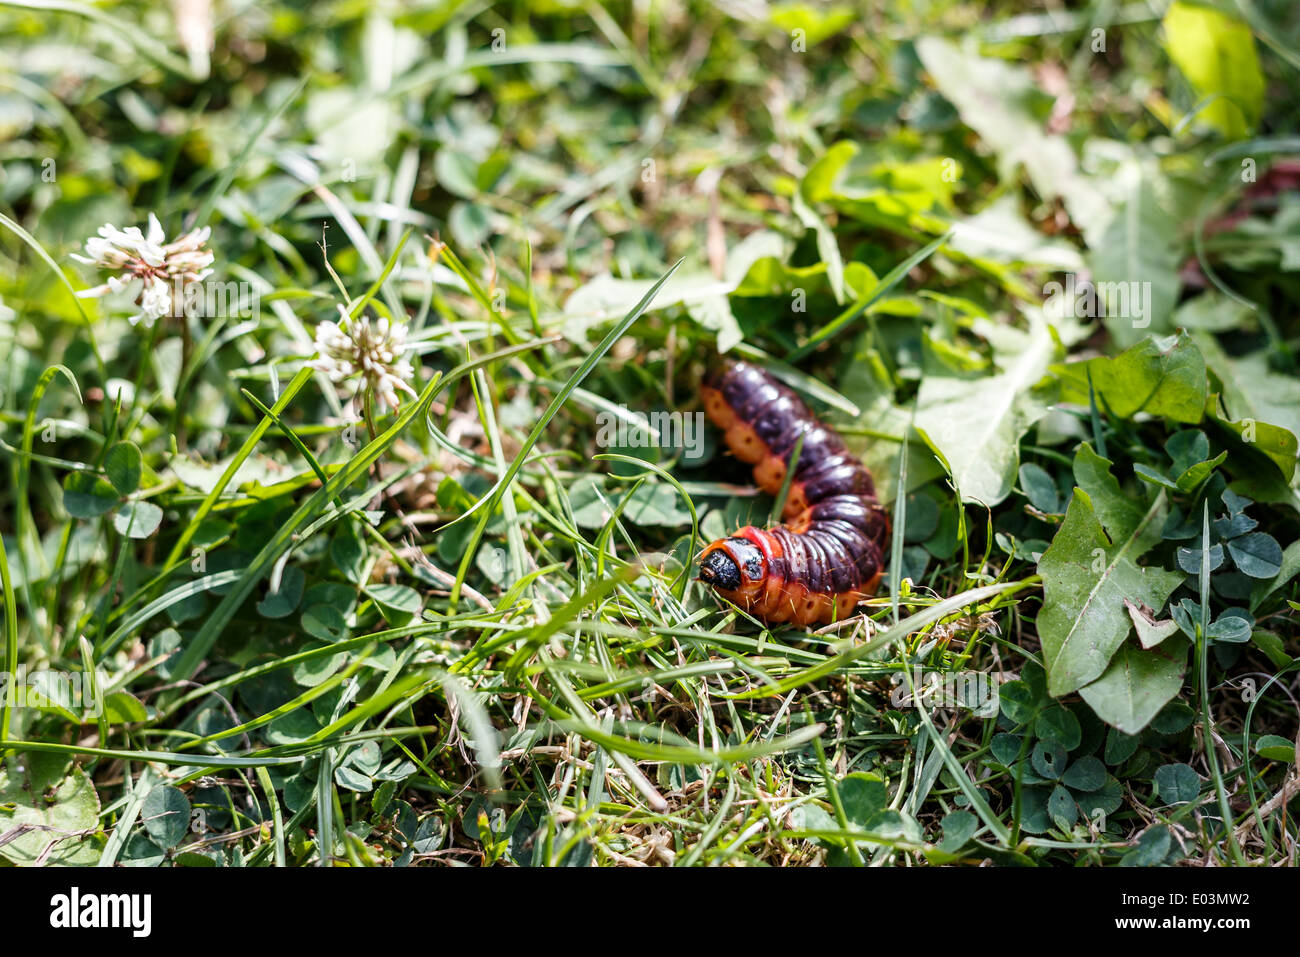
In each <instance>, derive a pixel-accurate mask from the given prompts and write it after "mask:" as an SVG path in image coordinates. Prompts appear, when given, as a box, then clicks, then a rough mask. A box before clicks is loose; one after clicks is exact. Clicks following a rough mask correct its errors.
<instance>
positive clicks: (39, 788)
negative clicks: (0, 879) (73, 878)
mask: <svg viewBox="0 0 1300 957" xmlns="http://www.w3.org/2000/svg"><path fill="white" fill-rule="evenodd" d="M20 767H22V768H23V770H21V771H20V770H19V768H20ZM66 767H67V764H66V759H65V758H64V757H62V756H60V755H38V754H31V753H28V754H20V755H19V756H17V757H10V758H9V759H8V760H6V761H5V765H4V768H3V770H0V835H5V836H6V837H8V836H9V835H8V834H7V832H9V831H12V830H13V829H15V828H18V827H21V826H23V825H27V826H31V827H33V828H34V829H33V830H30V831H27V832H26V833H20V834H18V835H17V836H15V837H13V839H12V840H7V841H6V842H5V843H3V844H0V857H3V858H5V859H6V860H9V861H10V862H12V863H14V864H18V865H22V866H31V865H33V864H35V863H36V862H37V860H38V859H41V858H42V855H45V857H44V861H45V863H46V864H56V865H58V864H63V865H82V866H84V865H91V864H94V863H95V862H96V861H97V860H98V859H99V850H98V848H97V847H96V845H95V843H94V838H93V836H91V835H88V834H86V833H85V832H93V831H95V830H96V829H97V828H98V827H99V796H98V795H97V794H96V792H95V786H94V784H93V783H92V782H91V780H90V777H89V776H88V775H87V774H86V772H85V771H83V770H82V769H81V768H73V769H72V771H71V773H69V774H68V775H67V776H66V777H64V776H63V771H64V769H66ZM51 842H54V843H53V846H52V847H51ZM47 850H48V854H47Z"/></svg>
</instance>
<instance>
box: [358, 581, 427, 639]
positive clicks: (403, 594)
mask: <svg viewBox="0 0 1300 957" xmlns="http://www.w3.org/2000/svg"><path fill="white" fill-rule="evenodd" d="M366 594H367V595H369V596H370V597H371V598H373V599H374V600H375V604H376V605H378V606H379V613H380V614H381V615H383V616H384V621H386V622H388V624H390V625H392V626H393V627H395V628H399V627H401V626H402V625H405V624H408V623H409V622H410V621H412V620H413V619H414V618H415V616H416V615H418V614H419V613H420V606H421V604H422V602H421V600H420V593H419V592H418V591H416V590H415V589H414V588H411V587H409V586H407V585H371V586H370V587H369V588H367V589H366Z"/></svg>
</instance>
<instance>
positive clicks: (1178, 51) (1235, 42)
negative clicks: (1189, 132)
mask: <svg viewBox="0 0 1300 957" xmlns="http://www.w3.org/2000/svg"><path fill="white" fill-rule="evenodd" d="M1163 27H1164V34H1165V36H1164V46H1165V50H1166V52H1168V54H1169V58H1170V59H1171V60H1173V61H1174V63H1175V64H1177V66H1178V69H1179V70H1181V71H1182V73H1183V76H1185V77H1187V82H1188V83H1190V84H1191V86H1192V89H1193V90H1194V91H1195V93H1196V96H1197V98H1198V99H1199V100H1202V101H1203V100H1206V99H1207V98H1213V99H1212V102H1210V103H1208V104H1198V105H1201V106H1202V109H1201V110H1200V112H1199V113H1198V114H1197V117H1198V119H1200V120H1202V121H1203V122H1204V123H1205V124H1206V125H1208V126H1211V127H1213V128H1214V129H1216V130H1218V131H1219V132H1220V133H1222V134H1223V135H1224V136H1226V137H1228V138H1229V139H1234V140H1235V139H1241V138H1242V137H1244V136H1246V135H1247V134H1249V133H1250V132H1251V130H1253V129H1254V128H1255V125H1256V124H1257V123H1258V122H1259V116H1260V112H1261V110H1262V109H1263V105H1264V74H1263V73H1262V72H1261V71H1260V68H1259V55H1258V54H1257V53H1256V51H1255V38H1254V36H1253V35H1252V33H1251V30H1250V27H1249V26H1247V25H1246V24H1245V23H1243V22H1242V21H1241V20H1239V19H1237V18H1236V17H1233V16H1230V15H1229V14H1226V13H1223V12H1221V11H1220V10H1218V9H1216V8H1214V7H1210V6H1203V5H1201V4H1199V3H1190V2H1186V0H1176V2H1175V3H1173V4H1171V5H1170V7H1169V9H1168V10H1166V11H1165V18H1164V21H1163Z"/></svg>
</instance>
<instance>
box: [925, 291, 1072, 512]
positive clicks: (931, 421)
mask: <svg viewBox="0 0 1300 957" xmlns="http://www.w3.org/2000/svg"><path fill="white" fill-rule="evenodd" d="M1018 338H1019V340H1020V341H1019V343H1018V345H1019V348H1018V350H1017V351H1008V352H1006V353H1003V354H1001V355H998V356H997V357H996V358H997V361H998V363H999V366H1000V371H999V372H998V373H997V374H995V375H991V376H980V377H974V378H971V377H966V376H959V375H956V374H951V373H950V374H943V373H940V372H936V373H935V374H931V375H927V376H925V377H923V378H922V380H921V388H920V392H919V393H918V395H917V412H916V428H917V431H918V432H920V433H921V434H922V435H923V436H924V437H925V440H926V443H927V444H928V445H930V446H931V448H934V449H935V450H937V451H938V452H940V453H941V454H942V455H943V458H944V459H945V460H946V461H947V463H948V466H949V467H950V468H951V469H952V475H953V479H954V481H955V482H956V484H957V488H958V490H959V491H960V492H961V497H962V500H963V501H966V502H983V503H984V504H985V505H997V504H998V503H999V502H1001V501H1002V500H1003V499H1005V498H1006V497H1007V496H1008V495H1009V494H1010V493H1011V489H1012V487H1013V486H1014V485H1015V481H1016V473H1017V471H1018V469H1019V467H1020V439H1021V437H1023V436H1024V434H1025V433H1026V432H1028V431H1029V428H1030V426H1032V425H1033V424H1034V423H1035V422H1037V421H1038V420H1039V419H1040V418H1042V416H1043V415H1044V414H1046V412H1047V406H1046V404H1045V403H1044V402H1043V401H1041V400H1040V399H1039V398H1038V397H1037V396H1035V395H1034V394H1032V392H1031V390H1032V389H1033V387H1034V386H1035V385H1037V384H1038V382H1039V381H1040V380H1041V379H1042V378H1043V376H1044V375H1046V373H1047V369H1048V365H1049V364H1050V362H1051V361H1052V359H1053V358H1054V357H1055V355H1056V350H1057V348H1058V347H1057V344H1056V342H1055V340H1053V338H1052V336H1051V334H1050V332H1049V331H1048V328H1047V324H1046V322H1045V321H1044V320H1043V318H1042V316H1041V314H1038V313H1031V314H1030V327H1029V331H1028V332H1025V333H1022V334H1020V335H1019V336H1018Z"/></svg>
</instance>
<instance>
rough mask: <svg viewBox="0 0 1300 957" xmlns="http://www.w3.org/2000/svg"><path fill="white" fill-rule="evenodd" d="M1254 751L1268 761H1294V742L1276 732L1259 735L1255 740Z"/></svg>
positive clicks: (1290, 762) (1292, 762) (1289, 762)
mask: <svg viewBox="0 0 1300 957" xmlns="http://www.w3.org/2000/svg"><path fill="white" fill-rule="evenodd" d="M1254 747H1255V753H1256V754H1258V755H1259V756H1260V757H1261V758H1264V759H1266V760H1269V761H1283V762H1285V763H1287V764H1294V763H1295V742H1294V741H1288V740H1287V739H1286V738H1284V737H1282V736H1281V735H1277V734H1265V735H1261V736H1260V738H1259V740H1258V741H1256V742H1255V745H1254Z"/></svg>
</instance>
